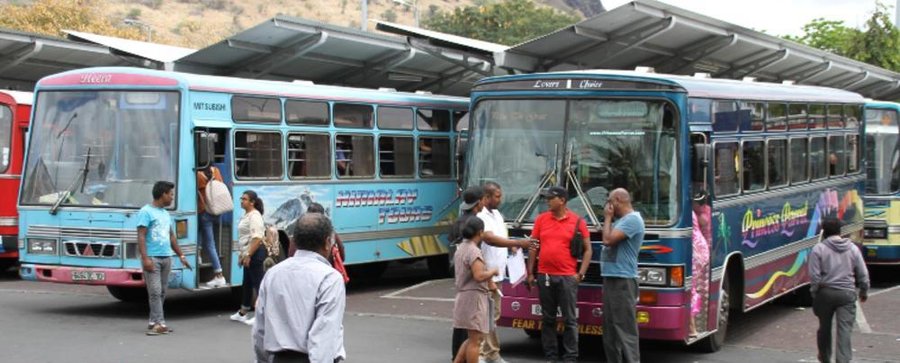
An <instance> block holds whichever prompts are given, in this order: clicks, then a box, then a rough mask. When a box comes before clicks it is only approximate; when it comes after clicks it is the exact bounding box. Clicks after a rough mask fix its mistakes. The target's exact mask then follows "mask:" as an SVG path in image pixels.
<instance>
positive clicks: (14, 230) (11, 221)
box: [0, 90, 34, 269]
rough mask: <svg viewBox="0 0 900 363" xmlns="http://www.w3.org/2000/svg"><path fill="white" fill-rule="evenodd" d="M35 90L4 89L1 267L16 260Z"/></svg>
mask: <svg viewBox="0 0 900 363" xmlns="http://www.w3.org/2000/svg"><path fill="white" fill-rule="evenodd" d="M33 98H34V96H33V94H32V93H31V92H18V91H7V90H0V195H3V198H0V268H3V269H5V268H7V267H9V266H10V265H12V264H14V263H16V260H17V259H18V257H19V249H18V247H17V243H16V241H17V239H18V234H19V214H18V211H17V210H16V201H17V200H18V199H19V198H18V197H17V195H18V192H19V179H20V178H21V173H22V157H23V156H24V155H25V134H26V132H27V131H28V123H29V120H30V118H31V103H32V100H33Z"/></svg>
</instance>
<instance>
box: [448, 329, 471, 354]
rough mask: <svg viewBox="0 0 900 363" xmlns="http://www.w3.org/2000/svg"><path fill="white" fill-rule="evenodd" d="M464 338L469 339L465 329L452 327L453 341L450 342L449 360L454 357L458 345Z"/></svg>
mask: <svg viewBox="0 0 900 363" xmlns="http://www.w3.org/2000/svg"><path fill="white" fill-rule="evenodd" d="M466 339H469V332H468V331H467V330H465V329H460V328H453V343H452V349H453V351H452V352H450V360H451V361H452V360H453V358H456V352H459V347H461V346H462V344H463V342H465V341H466Z"/></svg>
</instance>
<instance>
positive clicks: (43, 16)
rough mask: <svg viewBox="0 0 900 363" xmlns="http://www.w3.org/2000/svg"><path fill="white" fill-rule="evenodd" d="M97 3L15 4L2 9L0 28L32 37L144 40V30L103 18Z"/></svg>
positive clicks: (45, 0) (68, 0)
mask: <svg viewBox="0 0 900 363" xmlns="http://www.w3.org/2000/svg"><path fill="white" fill-rule="evenodd" d="M103 5H104V4H103V2H102V1H98V0H37V1H34V2H33V3H30V4H28V5H19V4H17V3H15V2H13V3H8V4H6V5H2V6H0V14H3V16H0V27H3V28H9V29H14V30H19V31H24V32H29V33H38V34H46V35H51V36H64V35H65V33H64V32H63V30H75V31H82V32H89V33H95V34H102V35H108V36H114V37H120V38H128V39H143V36H142V35H141V30H140V29H138V28H135V27H131V26H120V25H119V24H118V21H113V20H112V19H110V18H107V17H104V16H101V15H98V14H103V13H104V9H103Z"/></svg>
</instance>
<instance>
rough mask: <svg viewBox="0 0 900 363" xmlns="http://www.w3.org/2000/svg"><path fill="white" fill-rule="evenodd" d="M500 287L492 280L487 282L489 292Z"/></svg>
mask: <svg viewBox="0 0 900 363" xmlns="http://www.w3.org/2000/svg"><path fill="white" fill-rule="evenodd" d="M499 288H500V287H499V286H497V283H496V282H494V279H490V280H488V289H489V290H491V291H497V290H498V289H499Z"/></svg>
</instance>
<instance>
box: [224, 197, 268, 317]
mask: <svg viewBox="0 0 900 363" xmlns="http://www.w3.org/2000/svg"><path fill="white" fill-rule="evenodd" d="M241 208H243V209H244V215H243V216H242V217H241V220H240V222H238V243H239V244H240V246H241V254H240V260H239V261H240V262H239V263H240V265H241V266H243V267H244V285H243V286H242V288H241V290H242V296H243V297H242V298H241V308H240V310H238V312H236V313H234V314H232V315H231V320H234V321H239V322H242V323H245V324H247V325H253V321H254V320H255V318H254V317H249V316H248V315H249V313H250V309H251V308H252V307H253V306H254V305H255V301H256V294H257V293H258V292H259V285H260V283H261V282H262V278H263V273H264V271H263V262H264V261H265V259H266V257H267V255H268V253H267V252H266V248H265V246H264V241H263V239H264V238H265V230H266V226H265V223H264V222H263V217H262V214H263V201H262V199H259V196H258V195H257V194H256V192H254V191H252V190H248V191H245V192H244V194H243V195H241Z"/></svg>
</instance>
